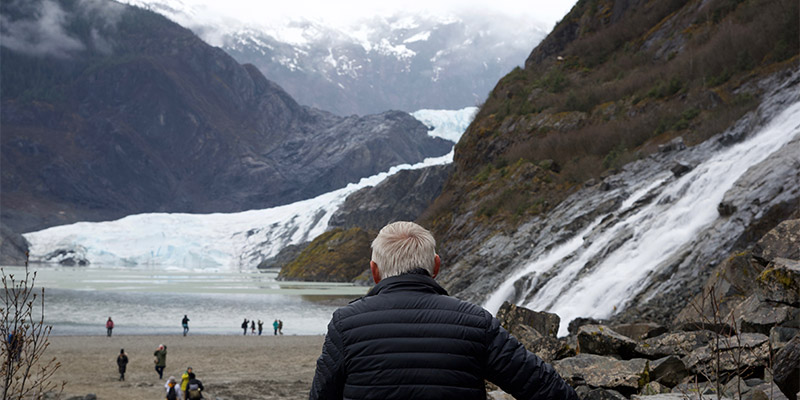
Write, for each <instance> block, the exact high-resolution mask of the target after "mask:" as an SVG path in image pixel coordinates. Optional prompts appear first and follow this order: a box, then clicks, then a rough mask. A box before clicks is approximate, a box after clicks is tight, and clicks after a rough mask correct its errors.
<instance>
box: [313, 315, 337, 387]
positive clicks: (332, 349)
mask: <svg viewBox="0 0 800 400" xmlns="http://www.w3.org/2000/svg"><path fill="white" fill-rule="evenodd" d="M335 320H336V315H335V314H334V317H333V318H332V319H331V322H330V323H329V324H328V334H327V335H325V344H323V345H322V355H320V356H319V359H317V369H316V372H315V373H314V382H313V383H312V384H311V392H310V393H309V395H308V398H309V399H310V400H315V399H341V398H342V396H343V390H344V378H345V374H344V353H343V350H342V349H343V348H344V346H343V344H342V339H341V335H340V334H339V331H338V330H337V329H336V324H335Z"/></svg>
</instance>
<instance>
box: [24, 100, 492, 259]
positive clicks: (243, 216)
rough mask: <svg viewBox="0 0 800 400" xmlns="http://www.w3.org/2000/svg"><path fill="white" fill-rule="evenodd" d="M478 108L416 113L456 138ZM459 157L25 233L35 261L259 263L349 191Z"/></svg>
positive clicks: (297, 239)
mask: <svg viewBox="0 0 800 400" xmlns="http://www.w3.org/2000/svg"><path fill="white" fill-rule="evenodd" d="M476 110H477V109H476V107H466V108H464V109H461V110H420V111H417V112H414V113H411V115H412V116H414V117H415V118H417V119H418V120H419V121H421V122H422V123H423V124H425V125H426V126H428V128H429V129H430V130H429V132H428V134H429V135H430V136H434V137H440V138H444V139H446V140H450V141H452V142H454V143H456V142H458V140H459V139H460V137H461V135H462V134H463V132H464V131H465V130H466V128H467V126H468V125H469V123H470V122H471V121H472V118H473V117H474V115H475V112H476ZM452 161H453V151H452V150H451V151H450V153H449V154H447V155H444V156H441V157H434V158H428V159H425V160H424V161H422V162H420V163H417V164H413V165H410V164H402V165H397V166H394V167H392V168H391V169H389V170H388V171H385V172H382V173H379V174H376V175H374V176H370V177H365V178H362V179H361V180H360V181H359V182H354V183H351V184H349V185H347V186H346V187H344V188H341V189H338V190H334V191H332V192H329V193H325V194H322V195H319V196H317V197H315V198H312V199H307V200H302V201H298V202H295V203H292V204H286V205H282V206H278V207H273V208H268V209H263V210H250V211H244V212H239V213H214V214H185V213H146V214H137V215H130V216H127V217H124V218H121V219H118V220H115V221H106V222H78V223H74V224H70V225H62V226H56V227H51V228H48V229H44V230H40V231H37V232H30V233H26V234H24V235H23V236H24V237H25V238H26V239H27V240H28V242H30V260H31V262H34V263H59V262H61V261H64V260H65V259H69V258H71V259H77V260H86V261H88V262H89V265H90V266H122V267H137V266H148V267H154V268H161V269H164V270H178V271H179V270H198V269H200V270H204V271H233V270H248V269H254V268H255V267H256V265H258V263H259V262H260V261H262V260H263V259H265V258H269V257H272V256H274V255H276V254H277V253H278V252H279V251H280V250H281V249H282V248H284V247H286V246H288V245H291V244H299V243H303V242H306V241H310V240H313V239H314V238H315V237H316V236H318V235H320V234H322V233H323V232H325V230H326V229H327V227H328V220H329V219H330V217H331V215H332V214H333V213H334V212H335V211H336V210H337V209H338V207H339V206H340V205H341V204H342V203H343V202H344V200H345V199H346V198H347V196H348V195H350V194H351V193H353V192H355V191H357V190H359V189H361V188H364V187H367V186H374V185H376V184H378V183H380V182H381V181H382V180H384V179H386V178H387V177H389V176H391V175H393V174H395V173H397V172H398V171H401V170H405V169H418V168H424V167H428V166H432V165H441V164H447V163H451V162H452Z"/></svg>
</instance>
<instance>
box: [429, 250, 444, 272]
mask: <svg viewBox="0 0 800 400" xmlns="http://www.w3.org/2000/svg"><path fill="white" fill-rule="evenodd" d="M441 266H442V259H441V258H439V255H438V254H437V255H436V256H435V257H433V276H432V277H431V278H436V275H439V267H441Z"/></svg>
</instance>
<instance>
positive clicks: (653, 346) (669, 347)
mask: <svg viewBox="0 0 800 400" xmlns="http://www.w3.org/2000/svg"><path fill="white" fill-rule="evenodd" d="M713 335H714V333H713V332H710V331H694V332H670V333H666V334H664V335H661V336H657V337H654V338H651V339H647V340H645V341H644V342H642V343H639V344H638V345H637V346H636V352H637V353H639V354H643V355H645V356H647V358H652V359H658V358H662V357H667V356H670V355H673V354H676V355H680V356H685V355H688V354H689V353H691V352H692V351H694V350H695V349H697V348H700V347H703V346H705V345H707V344H708V343H709V341H710V340H711V338H712V337H713Z"/></svg>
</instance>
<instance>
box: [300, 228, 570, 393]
mask: <svg viewBox="0 0 800 400" xmlns="http://www.w3.org/2000/svg"><path fill="white" fill-rule="evenodd" d="M435 247H436V241H435V240H434V238H433V236H432V235H431V233H430V232H428V231H427V230H425V229H424V228H422V227H421V226H419V225H417V224H415V223H412V222H394V223H392V224H389V225H387V226H385V227H384V228H383V229H381V231H380V233H378V236H377V237H376V238H375V240H374V241H373V242H372V261H370V270H371V272H372V278H373V280H374V281H375V283H376V285H375V286H374V287H373V288H372V289H371V290H370V291H369V293H367V295H366V296H364V297H363V298H361V299H359V300H356V301H354V302H352V303H350V304H349V305H348V306H346V307H343V308H340V309H338V310H336V311H335V312H334V313H333V317H332V318H331V321H330V323H329V324H328V333H327V335H326V336H325V342H324V344H323V347H322V354H321V355H320V357H319V359H318V360H317V367H316V371H315V373H314V381H313V383H312V385H311V391H310V393H309V399H312V400H314V399H343V398H344V399H381V400H391V399H416V400H424V399H431V400H433V399H436V400H440V399H458V400H472V399H475V400H478V399H480V400H485V399H486V388H485V384H484V380H489V381H490V382H492V383H494V384H496V385H497V386H499V387H500V388H501V389H503V390H504V391H505V392H506V393H508V394H510V395H512V396H514V397H515V398H517V399H537V400H578V396H577V394H576V393H575V391H574V390H573V389H572V388H571V387H570V386H569V385H568V384H567V383H566V382H565V381H564V380H563V379H562V378H561V377H560V376H559V375H558V373H556V371H555V370H554V369H553V367H552V366H550V365H549V364H546V363H545V362H544V361H542V360H541V359H540V358H539V357H537V356H536V355H534V354H533V353H531V352H529V351H527V350H526V349H525V347H523V346H522V344H520V342H519V341H517V339H515V338H514V337H513V336H511V335H510V334H509V333H508V331H506V330H505V329H503V328H502V327H501V326H500V322H499V321H498V320H497V319H496V318H494V317H492V315H491V314H490V313H489V312H488V311H486V310H484V309H483V308H481V307H479V306H476V305H474V304H471V303H467V302H464V301H461V300H458V299H455V298H452V297H449V296H448V295H447V291H445V290H444V289H443V288H442V287H441V286H439V285H438V284H437V283H436V281H435V280H434V278H435V277H436V275H437V274H438V273H439V269H440V267H441V260H440V259H439V256H438V255H437V254H436V252H435Z"/></svg>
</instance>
